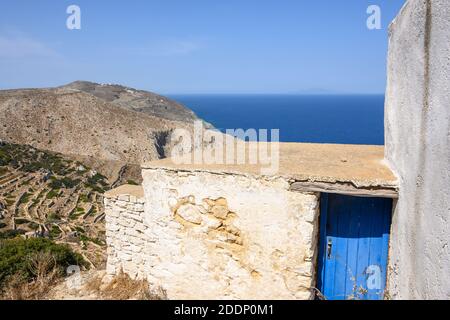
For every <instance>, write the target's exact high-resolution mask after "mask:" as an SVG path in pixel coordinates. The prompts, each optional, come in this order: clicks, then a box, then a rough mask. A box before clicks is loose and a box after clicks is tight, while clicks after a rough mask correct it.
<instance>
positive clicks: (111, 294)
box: [85, 271, 166, 300]
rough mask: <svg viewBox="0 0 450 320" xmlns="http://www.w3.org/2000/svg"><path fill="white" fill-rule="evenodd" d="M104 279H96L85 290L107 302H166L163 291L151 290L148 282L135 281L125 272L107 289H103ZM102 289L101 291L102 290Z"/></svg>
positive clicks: (108, 285) (115, 278)
mask: <svg viewBox="0 0 450 320" xmlns="http://www.w3.org/2000/svg"><path fill="white" fill-rule="evenodd" d="M101 282H102V279H101V278H99V277H96V278H94V279H92V280H91V281H89V282H88V283H87V284H86V285H85V289H86V290H87V291H90V292H95V293H96V294H97V295H98V298H101V299H105V300H165V299H166V293H165V292H164V290H163V289H161V288H158V289H157V290H151V289H150V285H149V283H148V281H147V280H134V279H131V278H130V276H129V275H128V274H126V273H124V272H122V271H121V272H120V273H119V274H118V275H116V276H115V277H114V278H113V279H112V280H111V281H110V282H109V283H108V284H107V285H106V287H102V284H101ZM100 288H101V289H100Z"/></svg>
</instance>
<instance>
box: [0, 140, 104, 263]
mask: <svg viewBox="0 0 450 320" xmlns="http://www.w3.org/2000/svg"><path fill="white" fill-rule="evenodd" d="M109 188H110V185H109V183H108V181H107V179H106V178H105V177H104V176H103V175H101V174H100V173H98V172H96V171H95V170H92V169H90V168H88V167H87V166H85V165H83V164H82V163H80V162H77V161H73V160H69V159H67V158H64V156H62V155H60V154H56V153H52V152H47V151H41V150H37V149H35V148H32V147H29V146H25V145H15V144H8V143H3V142H0V238H12V237H16V236H22V237H46V238H50V239H52V240H54V241H55V242H62V243H67V244H69V245H70V246H71V247H72V248H73V249H75V250H76V251H77V252H79V253H80V254H82V255H83V257H84V258H85V259H86V260H87V261H88V262H89V263H90V264H91V265H92V267H95V268H102V267H103V266H104V262H105V250H106V246H105V230H104V216H105V214H104V208H103V193H104V192H105V191H106V190H108V189H109Z"/></svg>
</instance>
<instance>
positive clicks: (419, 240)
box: [385, 0, 450, 299]
mask: <svg viewBox="0 0 450 320" xmlns="http://www.w3.org/2000/svg"><path fill="white" fill-rule="evenodd" d="M388 59H389V61H388V86H387V92H386V115H385V126H386V159H387V161H388V162H389V164H390V165H391V167H392V168H393V170H394V171H395V172H396V174H397V175H398V177H399V180H400V181H399V183H400V194H399V200H398V203H397V207H396V210H395V213H394V217H393V226H392V240H391V251H390V276H389V288H390V294H391V296H392V298H396V299H449V298H450V247H449V245H450V244H449V242H450V221H449V220H450V160H449V159H450V133H449V123H450V2H449V1H448V0H427V1H426V0H410V1H408V3H407V5H405V7H404V8H403V10H402V12H401V13H400V14H399V16H398V17H397V18H396V20H395V21H394V22H393V24H392V25H391V30H390V40H389V58H388Z"/></svg>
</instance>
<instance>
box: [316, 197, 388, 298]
mask: <svg viewBox="0 0 450 320" xmlns="http://www.w3.org/2000/svg"><path fill="white" fill-rule="evenodd" d="M391 213H392V199H385V198H363V197H351V196H344V195H337V194H322V196H321V218H320V247H319V270H318V285H317V287H318V289H319V290H320V291H321V293H322V294H323V295H324V296H325V298H326V299H329V300H342V299H356V300H380V299H383V298H384V290H385V287H386V269H387V259H388V245H389V230H390V225H391Z"/></svg>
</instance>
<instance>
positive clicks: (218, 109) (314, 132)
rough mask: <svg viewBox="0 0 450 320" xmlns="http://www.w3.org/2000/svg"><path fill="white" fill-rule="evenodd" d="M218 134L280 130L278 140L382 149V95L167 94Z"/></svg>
mask: <svg viewBox="0 0 450 320" xmlns="http://www.w3.org/2000/svg"><path fill="white" fill-rule="evenodd" d="M170 97H171V98H172V99H174V100H177V101H179V102H181V103H183V104H184V105H186V106H187V107H189V108H190V109H192V110H193V111H194V112H195V113H196V114H197V115H198V116H199V117H200V118H202V119H204V120H205V121H207V122H210V123H211V124H213V125H214V126H215V127H216V128H217V129H219V130H221V131H223V132H225V130H226V129H237V128H241V129H245V130H247V129H249V128H254V129H279V130H280V141H283V142H314V143H348V144H376V145H382V144H384V125H383V117H384V107H383V106H384V95H171V96H170Z"/></svg>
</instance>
